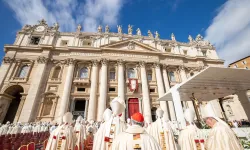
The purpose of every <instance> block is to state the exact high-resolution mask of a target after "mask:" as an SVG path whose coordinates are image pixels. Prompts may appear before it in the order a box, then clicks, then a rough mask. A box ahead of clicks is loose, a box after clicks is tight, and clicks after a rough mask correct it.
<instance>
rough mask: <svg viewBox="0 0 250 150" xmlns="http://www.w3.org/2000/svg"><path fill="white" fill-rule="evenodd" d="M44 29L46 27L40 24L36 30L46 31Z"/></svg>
mask: <svg viewBox="0 0 250 150" xmlns="http://www.w3.org/2000/svg"><path fill="white" fill-rule="evenodd" d="M44 29H45V28H44V26H38V27H36V29H35V30H36V31H37V32H42V31H44Z"/></svg>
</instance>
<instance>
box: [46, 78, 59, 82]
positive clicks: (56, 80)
mask: <svg viewBox="0 0 250 150" xmlns="http://www.w3.org/2000/svg"><path fill="white" fill-rule="evenodd" d="M49 82H61V78H50V79H49Z"/></svg>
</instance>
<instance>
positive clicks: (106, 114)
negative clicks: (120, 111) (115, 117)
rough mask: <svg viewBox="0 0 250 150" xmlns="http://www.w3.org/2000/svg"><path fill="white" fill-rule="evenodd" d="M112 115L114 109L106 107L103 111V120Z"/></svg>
mask: <svg viewBox="0 0 250 150" xmlns="http://www.w3.org/2000/svg"><path fill="white" fill-rule="evenodd" d="M111 116H112V111H111V110H110V109H106V110H105V111H104V113H103V116H102V117H103V120H104V121H105V122H106V121H108V120H109V119H110V118H111Z"/></svg>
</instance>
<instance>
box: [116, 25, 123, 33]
mask: <svg viewBox="0 0 250 150" xmlns="http://www.w3.org/2000/svg"><path fill="white" fill-rule="evenodd" d="M117 30H118V33H119V34H122V26H121V25H117Z"/></svg>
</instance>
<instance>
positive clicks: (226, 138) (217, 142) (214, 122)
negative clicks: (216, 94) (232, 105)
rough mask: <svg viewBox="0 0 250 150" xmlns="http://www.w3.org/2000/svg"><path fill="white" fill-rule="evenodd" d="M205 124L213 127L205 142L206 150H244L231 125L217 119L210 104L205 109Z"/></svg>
mask: <svg viewBox="0 0 250 150" xmlns="http://www.w3.org/2000/svg"><path fill="white" fill-rule="evenodd" d="M204 118H205V122H206V124H207V125H208V126H209V127H211V128H212V129H211V131H210V133H209V136H208V138H207V140H206V142H205V147H206V150H243V147H242V145H241V144H240V141H239V139H238V138H237V136H236V135H235V133H234V131H233V130H232V129H231V128H230V127H229V125H228V124H227V123H226V122H224V121H223V120H221V119H220V118H218V117H216V115H215V113H214V111H213V108H212V106H211V104H210V103H208V104H207V105H206V107H205V116H204Z"/></svg>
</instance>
